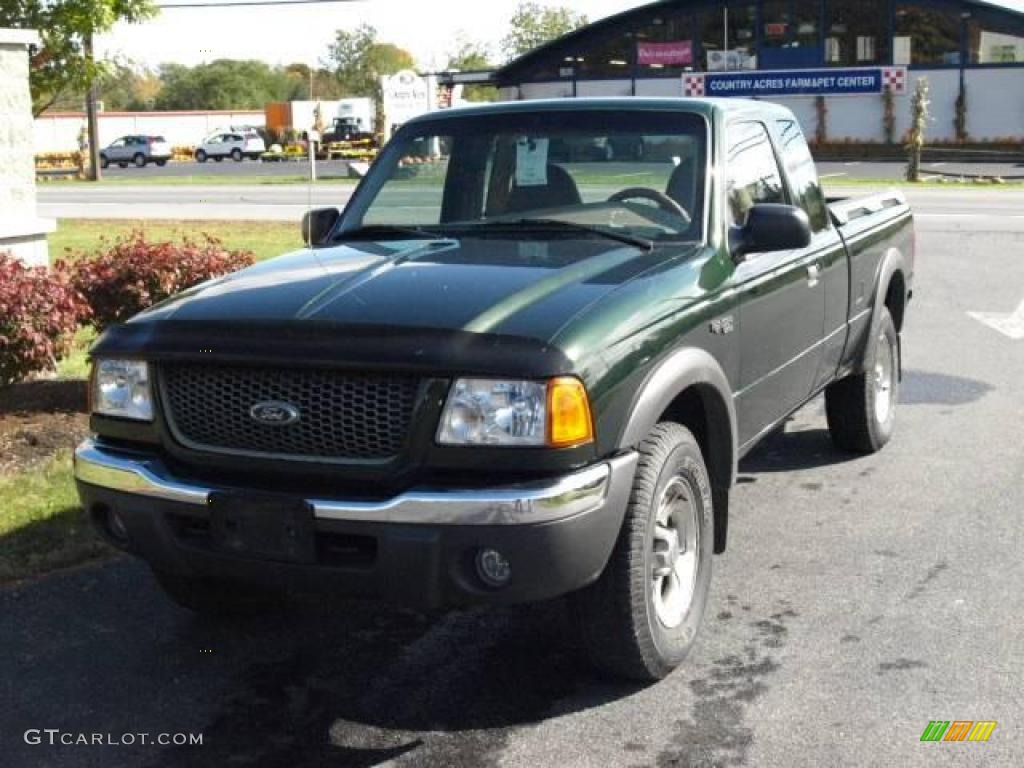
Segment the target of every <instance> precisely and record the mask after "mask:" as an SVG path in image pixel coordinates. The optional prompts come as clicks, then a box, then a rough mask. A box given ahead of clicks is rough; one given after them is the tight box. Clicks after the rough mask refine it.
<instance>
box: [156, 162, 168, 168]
mask: <svg viewBox="0 0 1024 768" xmlns="http://www.w3.org/2000/svg"><path fill="white" fill-rule="evenodd" d="M156 164H157V165H159V166H160V167H161V168H163V167H164V166H165V165H167V161H166V160H157V161H156Z"/></svg>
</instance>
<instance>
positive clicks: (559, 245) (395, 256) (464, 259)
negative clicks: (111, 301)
mask: <svg viewBox="0 0 1024 768" xmlns="http://www.w3.org/2000/svg"><path fill="white" fill-rule="evenodd" d="M684 250H689V247H686V248H684ZM679 252H680V248H679V247H676V248H674V249H672V250H671V253H670V252H669V251H668V250H667V249H662V250H661V251H655V252H653V253H652V252H646V251H643V250H641V249H638V248H635V247H633V246H630V245H626V244H620V243H615V242H611V241H607V240H602V239H600V238H587V239H566V238H562V237H556V238H555V239H553V240H551V239H545V240H529V241H522V240H514V241H513V240H509V239H501V238H473V239H469V238H463V239H460V240H453V239H438V240H411V241H389V242H372V243H362V242H360V243H354V244H353V243H349V244H346V245H339V246H336V247H332V248H318V249H315V250H304V251H298V252H296V253H292V254H288V255H286V256H282V257H280V258H277V259H273V260H271V261H267V262H264V263H262V264H258V265H256V266H254V267H251V268H249V269H245V270H242V271H240V272H236V273H235V274H233V275H229V276H228V277H225V278H222V279H220V280H216V281H213V282H210V283H206V284H204V285H201V286H198V287H197V288H194V289H192V290H189V291H186V292H184V293H181V294H179V295H178V296H176V297H174V298H172V299H170V300H169V301H166V302H164V303H163V304H161V305H159V306H158V307H156V308H154V309H151V310H149V311H147V312H144V313H143V314H141V315H139V316H138V317H136V318H135V319H134V320H133V321H132V322H135V323H140V322H141V323H146V322H153V321H157V320H174V321H180V322H197V323H207V322H224V321H236V322H240V323H244V322H257V323H259V322H262V321H277V322H281V321H290V322H302V321H311V322H323V323H331V324H333V325H346V326H392V327H394V326H399V327H406V328H433V329H443V330H462V331H470V332H476V333H499V334H508V335H515V336H528V337H531V338H535V339H539V340H548V339H550V338H551V337H553V336H554V334H555V333H556V332H557V331H558V329H559V328H561V327H562V326H563V325H565V323H566V322H567V321H569V320H570V319H571V318H572V317H574V316H575V315H577V314H578V313H579V312H581V311H583V310H584V309H585V308H586V307H588V306H589V305H590V304H592V303H594V302H596V301H598V300H599V299H601V298H602V297H603V296H604V295H605V294H607V293H608V292H610V291H613V290H615V289H616V288H618V287H620V286H622V285H624V284H626V283H628V282H629V281H630V280H632V279H633V278H635V277H636V276H637V275H639V274H641V273H643V272H644V271H646V270H648V269H650V268H652V267H653V266H654V265H656V264H658V263H661V262H663V261H664V259H665V258H666V257H667V256H669V255H673V256H678V255H679Z"/></svg>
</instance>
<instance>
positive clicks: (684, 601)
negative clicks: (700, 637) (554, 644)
mask: <svg viewBox="0 0 1024 768" xmlns="http://www.w3.org/2000/svg"><path fill="white" fill-rule="evenodd" d="M639 453H640V461H639V464H638V466H637V472H636V477H635V479H634V481H633V491H632V494H631V495H630V500H629V506H628V507H627V508H626V516H625V520H624V521H623V524H622V530H621V531H620V532H619V538H618V540H617V541H616V543H615V549H614V550H613V551H612V555H611V558H610V559H609V561H608V564H607V565H606V566H605V570H604V572H603V573H602V574H601V576H600V577H599V578H598V580H597V581H596V582H595V583H594V584H593V585H591V586H589V587H586V588H585V589H583V590H581V591H579V592H577V593H575V594H574V595H572V596H571V606H572V609H573V614H574V618H575V622H576V626H577V629H578V630H579V633H580V635H581V640H582V643H583V647H584V649H585V650H586V653H587V655H588V656H589V657H590V660H591V661H592V662H593V663H594V665H595V666H597V667H598V668H599V669H600V670H602V671H604V672H606V673H610V674H611V675H614V676H616V677H625V678H629V679H632V680H640V681H643V682H653V681H656V680H660V679H662V678H664V677H666V676H667V675H668V674H669V673H670V672H671V671H672V670H673V669H675V668H676V667H677V666H678V665H679V664H680V663H681V662H682V661H683V659H684V658H686V655H687V653H689V651H690V648H691V647H692V646H693V642H694V640H695V638H696V636H697V630H698V628H699V627H700V624H701V621H702V619H703V617H704V609H705V606H706V604H707V597H708V590H709V587H710V585H711V556H712V550H713V548H714V511H713V507H712V501H711V482H710V479H709V477H708V472H707V468H706V467H705V465H704V459H703V457H702V456H701V452H700V447H699V446H698V445H697V441H696V440H695V439H694V437H693V434H691V432H690V431H689V430H688V429H686V427H683V426H681V425H679V424H675V423H670V422H663V423H661V424H658V425H657V426H656V427H655V428H654V429H653V430H652V431H651V433H650V435H648V436H647V438H646V439H645V440H644V441H643V443H641V444H640V448H639ZM673 498H674V499H675V502H676V505H677V506H673V505H669V504H667V502H668V501H670V500H671V499H673ZM667 510H672V512H671V514H670V515H668V516H667V517H666V516H663V515H665V514H666V511H667ZM659 519H661V521H662V523H665V524H664V525H661V526H657V527H658V530H659V531H661V532H664V531H665V530H666V529H670V528H672V524H673V523H674V524H675V525H677V526H679V525H682V524H683V523H684V522H686V521H689V522H688V523H687V524H686V526H685V530H683V531H682V539H683V541H681V542H678V541H677V543H678V544H683V545H684V546H685V547H686V550H687V551H686V552H682V551H681V550H680V549H679V548H678V547H676V548H673V547H672V546H671V544H668V543H667V542H669V541H670V539H669V538H666V537H665V536H660V537H656V536H655V532H656V531H655V529H656V523H657V521H658V520H659ZM678 533H679V531H678V529H677V534H678ZM656 539H657V541H658V543H657V544H656ZM656 547H657V548H658V549H659V550H660V552H661V554H660V558H661V562H660V563H659V560H658V557H659V556H656V554H655V548H656ZM673 556H675V557H673ZM668 558H673V562H674V563H675V568H673V569H672V571H670V575H669V576H664V575H662V576H660V577H659V576H658V575H657V574H656V573H655V569H656V568H657V567H659V565H660V568H662V569H664V568H666V567H667V566H668V565H669V563H668ZM680 573H683V574H687V573H689V574H690V578H689V580H690V581H691V589H690V590H686V589H685V582H686V580H687V579H685V578H683V579H680V576H679V575H680ZM673 579H674V581H673ZM673 590H676V591H675V592H673ZM676 600H678V601H679V602H675V601H676Z"/></svg>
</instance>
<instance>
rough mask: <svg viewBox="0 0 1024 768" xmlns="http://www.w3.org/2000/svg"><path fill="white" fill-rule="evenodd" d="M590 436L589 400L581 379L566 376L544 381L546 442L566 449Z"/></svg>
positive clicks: (588, 438)
mask: <svg viewBox="0 0 1024 768" xmlns="http://www.w3.org/2000/svg"><path fill="white" fill-rule="evenodd" d="M593 439H594V425H593V422H592V421H591V419H590V401H589V400H588V399H587V390H586V389H584V387H583V382H581V381H580V380H579V379H574V378H571V377H569V376H564V377H561V378H558V379H552V380H551V381H549V382H548V445H550V446H551V447H552V448H566V447H569V446H573V445H583V444H584V443H589V442H590V441H592V440H593Z"/></svg>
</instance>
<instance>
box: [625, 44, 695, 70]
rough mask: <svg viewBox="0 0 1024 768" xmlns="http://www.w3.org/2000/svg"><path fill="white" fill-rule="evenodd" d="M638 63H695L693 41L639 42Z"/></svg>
mask: <svg viewBox="0 0 1024 768" xmlns="http://www.w3.org/2000/svg"><path fill="white" fill-rule="evenodd" d="M637 63H639V64H640V66H641V67H650V66H657V65H659V64H660V65H662V66H666V65H675V64H693V43H692V42H691V41H690V40H680V41H678V42H674V43H639V44H638V45H637Z"/></svg>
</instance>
